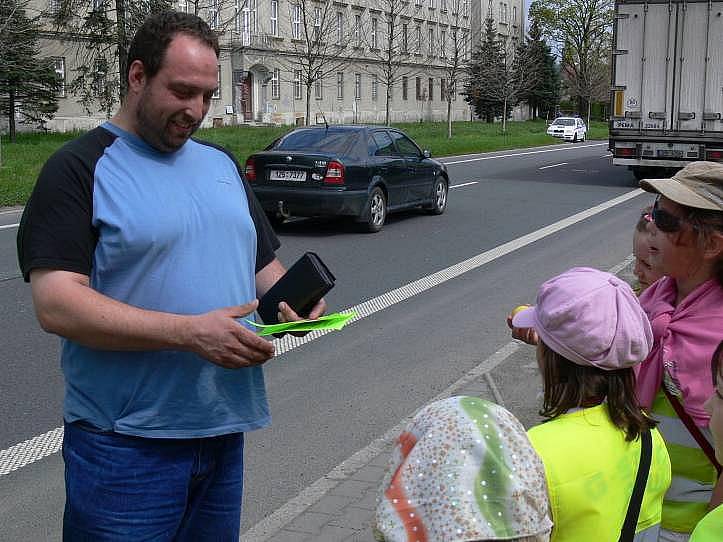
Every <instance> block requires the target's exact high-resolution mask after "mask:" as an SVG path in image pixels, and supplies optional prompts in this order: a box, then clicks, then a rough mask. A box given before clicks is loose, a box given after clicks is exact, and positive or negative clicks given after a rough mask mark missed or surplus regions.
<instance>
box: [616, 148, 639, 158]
mask: <svg viewBox="0 0 723 542" xmlns="http://www.w3.org/2000/svg"><path fill="white" fill-rule="evenodd" d="M615 156H635V147H615Z"/></svg>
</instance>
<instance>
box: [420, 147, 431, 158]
mask: <svg viewBox="0 0 723 542" xmlns="http://www.w3.org/2000/svg"><path fill="white" fill-rule="evenodd" d="M422 156H424V157H425V158H431V157H432V153H431V152H429V150H428V149H424V150H423V151H422Z"/></svg>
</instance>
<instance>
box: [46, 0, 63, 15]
mask: <svg viewBox="0 0 723 542" xmlns="http://www.w3.org/2000/svg"><path fill="white" fill-rule="evenodd" d="M60 4H61V0H48V14H49V15H57V14H58V12H60Z"/></svg>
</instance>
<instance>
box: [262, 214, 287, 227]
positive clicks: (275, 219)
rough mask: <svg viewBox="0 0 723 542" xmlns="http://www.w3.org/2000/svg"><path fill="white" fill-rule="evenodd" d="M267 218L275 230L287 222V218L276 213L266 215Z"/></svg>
mask: <svg viewBox="0 0 723 542" xmlns="http://www.w3.org/2000/svg"><path fill="white" fill-rule="evenodd" d="M266 218H268V219H269V222H271V225H272V226H273V227H274V228H278V227H279V226H281V225H282V224H283V223H284V222H285V221H286V217H285V216H284V215H282V214H279V213H276V212H274V213H266Z"/></svg>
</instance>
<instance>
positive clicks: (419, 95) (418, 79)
mask: <svg viewBox="0 0 723 542" xmlns="http://www.w3.org/2000/svg"><path fill="white" fill-rule="evenodd" d="M414 82H415V91H416V94H417V101H419V100H421V99H422V78H421V77H416V78H415V81H414Z"/></svg>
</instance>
